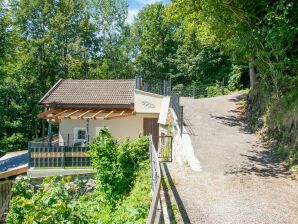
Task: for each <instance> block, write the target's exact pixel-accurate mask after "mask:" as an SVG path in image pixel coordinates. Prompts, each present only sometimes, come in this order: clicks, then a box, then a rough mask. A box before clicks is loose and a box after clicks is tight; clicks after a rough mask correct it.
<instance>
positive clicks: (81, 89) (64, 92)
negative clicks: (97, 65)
mask: <svg viewBox="0 0 298 224" xmlns="http://www.w3.org/2000/svg"><path fill="white" fill-rule="evenodd" d="M134 89H135V80H132V79H131V80H69V79H67V80H63V79H60V80H59V81H58V82H57V83H56V84H55V85H54V86H53V87H52V88H51V89H50V90H49V91H48V92H47V93H46V94H45V96H44V97H43V98H41V100H40V101H39V103H41V104H44V105H51V106H53V105H55V106H56V107H65V108H67V107H76V108H80V107H83V108H86V107H92V108H95V107H96V108H129V107H131V106H132V105H133V95H134Z"/></svg>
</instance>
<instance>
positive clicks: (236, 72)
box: [227, 65, 242, 91]
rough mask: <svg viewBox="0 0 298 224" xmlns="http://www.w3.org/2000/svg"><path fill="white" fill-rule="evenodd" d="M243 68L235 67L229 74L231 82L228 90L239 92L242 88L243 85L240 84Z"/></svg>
mask: <svg viewBox="0 0 298 224" xmlns="http://www.w3.org/2000/svg"><path fill="white" fill-rule="evenodd" d="M241 69H242V68H241V67H240V66H238V65H233V67H232V71H231V73H230V74H229V81H228V86H227V87H228V89H229V90H230V91H234V90H238V89H241V88H242V84H241V83H240V79H241V74H242V71H241Z"/></svg>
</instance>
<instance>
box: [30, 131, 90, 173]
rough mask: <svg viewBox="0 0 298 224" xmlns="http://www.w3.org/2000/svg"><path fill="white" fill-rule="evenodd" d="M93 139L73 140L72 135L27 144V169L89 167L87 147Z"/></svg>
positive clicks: (47, 138) (62, 135)
mask: <svg viewBox="0 0 298 224" xmlns="http://www.w3.org/2000/svg"><path fill="white" fill-rule="evenodd" d="M92 140H93V137H89V136H88V135H87V136H86V137H85V138H84V139H80V140H78V139H75V138H74V135H73V134H60V135H56V136H53V137H51V138H49V137H45V138H43V139H38V140H35V141H31V142H29V144H28V152H29V153H28V154H29V167H63V168H66V167H90V166H91V160H90V157H89V155H88V153H87V152H88V145H89V143H90V142H92Z"/></svg>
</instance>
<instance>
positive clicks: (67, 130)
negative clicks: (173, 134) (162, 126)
mask: <svg viewBox="0 0 298 224" xmlns="http://www.w3.org/2000/svg"><path fill="white" fill-rule="evenodd" d="M158 116H159V114H141V113H139V114H136V115H134V116H131V117H124V118H118V119H112V120H102V119H101V120H90V121H89V135H90V136H91V138H92V137H94V136H95V134H96V128H97V127H104V126H106V127H107V128H109V130H110V131H111V134H112V135H113V136H114V137H117V138H125V137H128V138H131V139H134V138H137V137H139V136H140V135H143V118H158ZM86 127H87V121H86V120H66V119H62V120H61V123H60V125H59V140H60V142H65V143H67V135H68V134H70V137H69V138H70V140H69V144H73V140H74V129H75V128H86Z"/></svg>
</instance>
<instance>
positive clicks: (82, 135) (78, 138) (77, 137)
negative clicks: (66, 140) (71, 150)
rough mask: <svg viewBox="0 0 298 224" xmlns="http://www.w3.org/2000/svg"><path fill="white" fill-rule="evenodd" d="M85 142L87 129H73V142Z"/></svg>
mask: <svg viewBox="0 0 298 224" xmlns="http://www.w3.org/2000/svg"><path fill="white" fill-rule="evenodd" d="M86 140H87V128H75V129H74V142H75V143H77V142H84V141H86Z"/></svg>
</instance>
